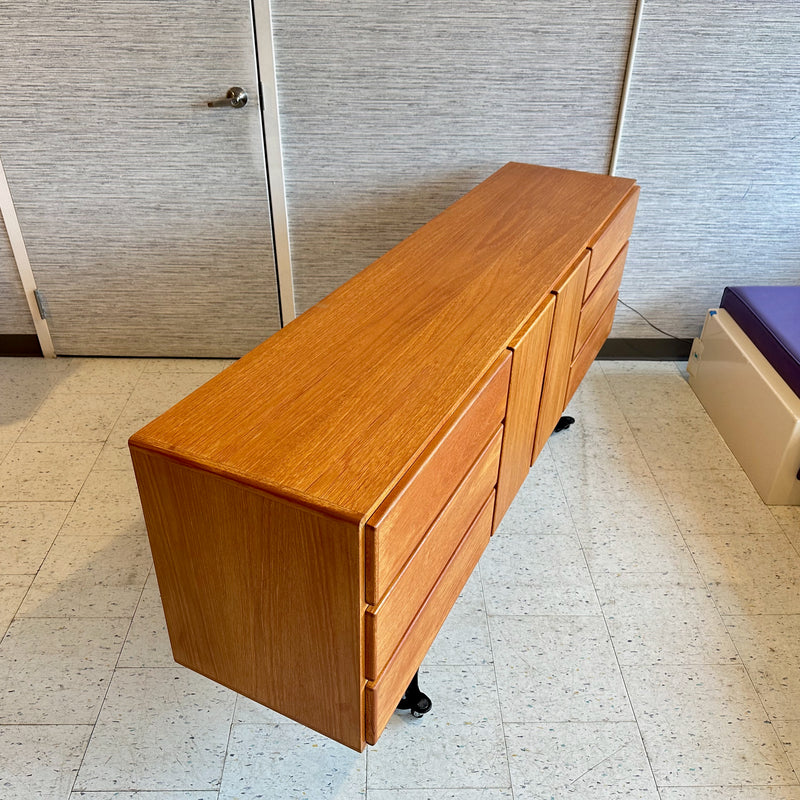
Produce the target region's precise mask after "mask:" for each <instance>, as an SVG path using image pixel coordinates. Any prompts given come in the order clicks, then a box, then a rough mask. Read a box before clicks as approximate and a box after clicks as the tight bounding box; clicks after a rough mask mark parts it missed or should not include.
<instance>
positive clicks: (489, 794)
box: [367, 789, 514, 800]
mask: <svg viewBox="0 0 800 800" xmlns="http://www.w3.org/2000/svg"><path fill="white" fill-rule="evenodd" d="M367 800H514V795H513V793H512V791H511V789H369V790H368V792H367Z"/></svg>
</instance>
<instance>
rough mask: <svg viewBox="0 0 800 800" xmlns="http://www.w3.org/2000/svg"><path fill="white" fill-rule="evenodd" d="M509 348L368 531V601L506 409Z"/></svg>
mask: <svg viewBox="0 0 800 800" xmlns="http://www.w3.org/2000/svg"><path fill="white" fill-rule="evenodd" d="M510 373H511V353H510V352H509V351H507V350H504V351H503V355H501V356H500V358H498V360H497V361H496V362H495V363H494V364H493V365H492V367H491V368H490V369H489V370H488V372H487V373H486V375H485V376H484V377H483V378H482V380H481V381H480V383H479V385H478V386H477V388H476V389H475V390H474V391H473V392H472V394H471V395H470V397H469V398H468V399H467V400H466V401H465V402H464V403H462V404H461V406H460V408H459V409H458V410H457V411H456V412H455V413H454V414H453V415H452V417H451V418H450V420H448V422H447V423H445V425H444V427H443V428H442V430H441V431H440V432H439V434H438V435H437V436H436V437H435V438H434V440H433V441H432V442H431V443H430V445H428V447H427V448H426V449H425V451H424V452H423V453H422V455H421V456H420V457H419V458H418V459H417V460H416V461H415V462H414V464H413V465H412V466H411V468H410V469H409V470H408V471H407V472H406V474H405V475H404V476H403V477H402V478H401V479H400V482H399V484H398V485H397V486H396V487H395V488H394V489H393V490H392V492H391V493H390V494H389V496H388V497H387V498H386V499H385V500H384V501H383V503H381V505H380V506H379V507H378V509H377V511H375V513H374V514H373V515H372V516H371V517H370V520H369V522H368V523H367V525H366V530H365V536H364V540H365V564H366V601H367V603H369V604H372V605H377V604H378V603H379V602H380V599H381V597H383V595H384V594H385V593H386V591H387V590H388V588H389V586H390V585H391V583H392V581H393V580H394V579H395V578H396V577H397V575H398V573H399V572H400V570H401V568H402V567H403V564H405V563H406V561H407V560H408V558H409V556H410V555H411V554H412V553H413V552H414V550H415V549H416V547H417V545H418V544H419V543H420V541H421V540H422V537H423V536H424V535H425V531H427V530H428V528H429V527H430V525H431V523H432V522H433V520H434V519H435V518H436V516H437V515H438V514H439V512H440V511H441V510H442V509H443V508H444V506H445V504H446V503H447V501H448V499H449V498H450V496H451V495H452V494H453V492H454V491H455V489H456V487H457V486H458V485H459V484H460V483H461V481H462V480H463V478H464V476H465V475H466V474H467V472H468V471H469V468H470V467H471V466H472V465H473V464H474V463H475V460H476V459H477V457H478V456H479V455H480V454H481V452H482V451H483V449H484V448H485V447H486V444H487V443H488V442H489V439H491V438H492V436H493V435H494V433H495V431H496V430H497V429H498V427H499V426H500V423H501V422H502V421H503V418H504V417H505V413H506V400H507V397H508V380H509V375H510Z"/></svg>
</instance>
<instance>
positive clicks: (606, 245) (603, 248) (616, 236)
mask: <svg viewBox="0 0 800 800" xmlns="http://www.w3.org/2000/svg"><path fill="white" fill-rule="evenodd" d="M638 201H639V187H638V186H635V187H634V188H633V190H632V191H631V193H630V194H629V195H628V197H627V199H626V200H625V201H624V202H623V204H622V206H621V207H620V209H619V210H618V211H617V213H616V214H614V216H613V217H612V218H611V220H610V221H609V223H608V224H607V225H606V226H605V228H603V231H602V232H601V233H600V235H599V236H598V238H597V239H596V240H595V242H594V244H590V245H589V248H590V250H591V251H592V259H591V261H590V262H589V275H588V277H587V279H586V288H585V289H584V292H583V296H584V298H588V297H589V295H590V294H591V293H592V292H593V291H594V287H595V286H597V284H598V283H599V281H600V278H602V277H603V275H604V274H605V272H606V270H607V269H608V267H609V265H610V264H611V262H612V261H613V260H614V258H615V257H616V255H617V253H619V251H620V250H621V249H622V245H624V244H625V242H627V241H628V239H629V238H630V235H631V230H633V218H634V215H635V214H636V203H637V202H638Z"/></svg>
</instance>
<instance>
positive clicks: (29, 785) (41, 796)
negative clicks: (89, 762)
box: [0, 725, 92, 800]
mask: <svg viewBox="0 0 800 800" xmlns="http://www.w3.org/2000/svg"><path fill="white" fill-rule="evenodd" d="M91 732H92V729H91V727H90V726H89V725H0V796H2V798H3V800H69V796H70V789H72V784H73V782H74V781H75V776H76V775H77V774H78V767H79V766H80V763H81V758H82V757H83V752H84V750H85V749H86V743H87V742H88V741H89V735H90V734H91Z"/></svg>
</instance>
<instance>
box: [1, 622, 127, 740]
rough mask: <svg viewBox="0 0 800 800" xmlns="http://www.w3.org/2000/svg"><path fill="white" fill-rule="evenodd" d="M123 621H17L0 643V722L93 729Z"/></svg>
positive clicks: (118, 646) (123, 628)
mask: <svg viewBox="0 0 800 800" xmlns="http://www.w3.org/2000/svg"><path fill="white" fill-rule="evenodd" d="M128 624H129V620H127V619H17V620H15V621H14V622H12V623H11V627H10V628H9V629H8V633H6V635H5V638H4V639H3V641H2V642H0V686H2V687H3V690H2V692H0V724H4V725H13V724H18V723H25V724H33V725H48V724H51V725H52V724H65V725H67V724H68V725H85V724H88V725H91V724H93V723H94V721H95V720H96V718H97V714H98V712H99V710H100V704H101V703H102V702H103V697H104V696H105V693H106V690H107V688H108V682H109V680H110V679H111V673H112V671H113V669H114V664H115V663H116V661H117V658H118V656H119V652H120V650H121V649H122V642H123V641H124V639H125V631H126V630H127V629H128Z"/></svg>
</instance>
